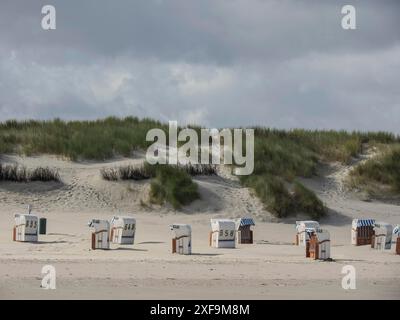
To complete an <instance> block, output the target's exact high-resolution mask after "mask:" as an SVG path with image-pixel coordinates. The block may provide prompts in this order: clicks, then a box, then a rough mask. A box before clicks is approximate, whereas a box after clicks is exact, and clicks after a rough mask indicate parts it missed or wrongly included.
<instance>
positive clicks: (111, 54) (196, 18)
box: [0, 0, 400, 133]
mask: <svg viewBox="0 0 400 320" xmlns="http://www.w3.org/2000/svg"><path fill="white" fill-rule="evenodd" d="M45 4H52V5H54V6H55V7H56V10H57V30H54V31H44V30H42V28H41V19H42V15H41V8H42V6H43V5H45ZM344 4H353V5H355V7H356V9H357V30H351V31H346V30H343V29H342V28H341V17H342V15H341V13H340V10H341V7H342V6H343V5H344ZM399 30H400V1H396V0H393V1H390V0H386V1H385V0H381V1H378V0H376V1H373V0H370V1H368V0H362V1H361V0H358V1H357V0H351V1H333V0H332V1H329V0H327V1H311V0H310V1H305V0H303V1H301V0H290V1H289V0H263V1H262V0H229V1H228V0H225V1H223V0H202V1H198V0H196V1H195V0H179V1H178V0H146V1H132V0H131V1H128V0H116V1H106V0H103V1H100V0H96V1H95V0H79V1H78V0H68V1H65V0H62V1H61V0H60V1H54V0H46V1H37V0H30V1H22V0H2V1H1V3H0V121H4V120H7V119H10V118H17V119H26V118H36V119H49V118H54V117H60V118H64V119H94V118H99V117H105V116H108V115H116V116H127V115H135V116H138V117H153V118H156V119H159V120H163V121H167V120H178V121H179V122H180V124H184V123H197V124H201V125H205V126H213V127H227V126H250V125H263V126H271V127H277V128H295V127H297V128H298V127H302V128H318V129H320V128H325V129H348V130H386V131H392V132H396V133H400V89H399V88H400V32H399Z"/></svg>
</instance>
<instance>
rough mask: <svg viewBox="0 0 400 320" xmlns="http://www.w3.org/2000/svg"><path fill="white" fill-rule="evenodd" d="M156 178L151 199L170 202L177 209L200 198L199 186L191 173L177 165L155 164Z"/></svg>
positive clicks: (157, 201) (158, 201) (154, 201)
mask: <svg viewBox="0 0 400 320" xmlns="http://www.w3.org/2000/svg"><path fill="white" fill-rule="evenodd" d="M153 167H154V170H155V178H154V179H153V181H152V182H151V189H150V201H151V202H152V203H156V204H163V203H164V202H168V203H170V204H171V205H172V206H173V207H174V208H175V209H180V208H181V207H182V206H183V205H187V204H190V203H191V202H192V201H194V200H196V199H199V198H200V195H199V193H198V186H197V184H196V183H194V182H193V180H192V178H191V177H190V175H189V174H188V173H187V172H186V171H185V170H184V169H182V168H179V167H176V166H165V165H158V166H153Z"/></svg>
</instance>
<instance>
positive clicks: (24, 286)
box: [0, 156, 400, 299]
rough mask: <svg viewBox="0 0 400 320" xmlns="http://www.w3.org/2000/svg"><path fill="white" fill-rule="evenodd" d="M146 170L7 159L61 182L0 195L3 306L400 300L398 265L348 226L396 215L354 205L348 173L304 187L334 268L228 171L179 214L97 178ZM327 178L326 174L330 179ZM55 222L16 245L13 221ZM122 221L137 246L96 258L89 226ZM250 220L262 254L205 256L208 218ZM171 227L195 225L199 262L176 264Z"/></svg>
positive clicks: (143, 186)
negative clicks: (316, 203)
mask: <svg viewBox="0 0 400 320" xmlns="http://www.w3.org/2000/svg"><path fill="white" fill-rule="evenodd" d="M142 160H143V159H141V158H140V157H139V158H137V159H116V160H114V161H109V162H105V163H102V162H97V163H95V162H85V163H79V162H70V161H65V160H62V159H59V158H56V157H53V156H40V157H23V158H22V157H18V156H3V157H2V161H3V162H6V163H20V164H23V165H25V166H27V167H28V168H29V167H35V166H37V165H42V166H43V165H46V166H50V167H54V168H57V169H58V170H59V172H60V176H61V179H62V183H43V182H31V183H4V182H3V183H1V184H0V203H1V207H0V215H1V219H0V274H1V278H0V298H3V299H44V298H45V299H282V298H283V299H309V298H310V299H399V298H400V256H398V255H395V248H394V246H393V245H392V249H391V250H386V251H376V250H373V249H371V248H370V247H369V246H362V247H354V246H352V245H350V229H351V226H350V224H351V220H352V219H353V218H356V217H357V218H374V219H377V220H383V221H386V222H389V223H393V224H397V223H399V221H400V206H398V205H396V204H385V203H380V202H370V201H369V202H367V201H362V200H359V199H357V198H356V197H354V196H351V195H349V194H347V193H346V192H345V191H344V190H343V189H342V188H340V185H341V179H343V177H344V175H345V174H346V172H347V171H348V168H345V167H343V166H336V167H334V168H331V171H332V172H331V174H326V175H324V176H322V177H318V178H315V179H308V180H304V181H303V182H304V183H305V184H306V185H308V186H309V187H310V188H312V189H313V190H314V191H315V192H316V193H317V194H318V196H319V197H320V198H321V199H322V200H323V201H324V202H325V204H326V205H327V206H328V208H329V209H330V212H329V215H328V216H327V217H326V218H324V219H323V220H321V221H320V223H321V226H322V227H323V228H325V229H327V230H328V231H329V232H330V235H331V256H332V259H333V261H330V262H324V261H314V260H310V259H307V258H305V249H304V247H298V246H295V245H293V242H294V237H295V228H294V221H295V220H296V219H301V218H302V217H292V218H291V219H285V220H277V219H276V218H274V217H273V216H271V215H269V214H268V212H266V211H265V210H264V209H263V207H262V205H261V204H260V203H259V201H258V199H257V198H256V197H254V196H253V195H252V194H251V192H250V191H249V190H248V189H246V188H242V187H241V186H240V185H239V183H238V182H237V181H236V180H235V178H234V177H232V176H230V175H229V173H228V171H227V170H226V168H224V169H221V170H220V175H219V176H214V177H198V178H196V179H195V181H196V182H197V183H198V184H199V187H200V193H201V199H200V200H197V201H195V202H194V203H192V204H191V205H190V206H188V207H185V208H183V210H182V211H179V212H177V211H174V210H173V209H172V208H170V207H168V206H163V207H159V206H154V205H143V202H145V201H146V195H147V192H146V190H147V188H148V187H149V186H148V182H108V181H104V180H102V178H101V177H100V174H99V170H100V168H103V167H113V166H117V165H120V164H121V163H133V164H135V163H137V164H138V163H140V162H141V161H142ZM322 170H325V169H324V168H322ZM28 204H32V206H33V208H34V210H33V211H34V212H35V213H36V214H37V215H39V216H40V217H45V218H47V234H46V235H41V236H40V237H39V242H38V243H19V242H13V241H12V226H13V223H14V214H15V213H23V212H25V211H26V207H27V205H28ZM119 213H123V214H129V215H132V216H134V217H135V218H136V223H137V231H136V237H135V244H134V245H126V246H122V245H115V244H112V245H111V250H95V251H93V250H90V232H91V231H90V228H88V226H87V223H88V221H89V220H91V219H92V218H103V219H110V218H112V216H113V215H118V214H119ZM241 216H251V217H253V218H254V219H255V221H256V226H255V229H254V242H255V243H254V244H252V245H244V244H242V245H238V246H237V248H236V249H217V248H211V247H209V246H208V233H209V231H210V218H218V217H225V218H237V217H241ZM172 223H188V224H190V225H191V226H192V243H193V245H192V247H193V254H192V255H190V256H183V255H176V254H171V231H170V230H169V227H168V226H169V225H170V224H172ZM48 264H50V265H52V266H54V267H55V268H56V276H57V277H56V285H57V287H56V290H44V289H42V288H40V285H41V280H42V275H41V269H42V267H43V266H44V265H48ZM345 265H352V266H354V267H355V268H356V289H355V290H344V289H343V288H342V286H341V282H342V277H343V276H344V274H342V273H341V271H342V268H343V266H345Z"/></svg>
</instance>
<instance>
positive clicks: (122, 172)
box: [100, 163, 215, 209]
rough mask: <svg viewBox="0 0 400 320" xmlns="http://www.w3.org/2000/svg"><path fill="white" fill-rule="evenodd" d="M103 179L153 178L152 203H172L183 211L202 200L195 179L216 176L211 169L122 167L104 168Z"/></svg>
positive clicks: (157, 166) (213, 168)
mask: <svg viewBox="0 0 400 320" xmlns="http://www.w3.org/2000/svg"><path fill="white" fill-rule="evenodd" d="M100 173H101V176H102V177H103V179H105V180H108V181H117V180H136V181H138V180H146V179H150V178H152V181H151V186H150V202H151V203H154V204H160V205H161V204H164V203H165V202H168V203H170V204H171V205H172V206H173V207H174V209H180V208H181V207H182V206H184V205H186V204H190V203H191V202H192V201H193V200H196V199H198V198H199V197H200V195H199V193H198V191H197V184H196V183H194V182H193V180H192V176H196V175H200V174H207V175H210V174H215V167H214V166H210V165H196V166H193V165H185V166H178V165H150V164H148V163H145V164H144V165H142V166H133V165H127V166H120V167H118V168H104V169H102V170H101V171H100Z"/></svg>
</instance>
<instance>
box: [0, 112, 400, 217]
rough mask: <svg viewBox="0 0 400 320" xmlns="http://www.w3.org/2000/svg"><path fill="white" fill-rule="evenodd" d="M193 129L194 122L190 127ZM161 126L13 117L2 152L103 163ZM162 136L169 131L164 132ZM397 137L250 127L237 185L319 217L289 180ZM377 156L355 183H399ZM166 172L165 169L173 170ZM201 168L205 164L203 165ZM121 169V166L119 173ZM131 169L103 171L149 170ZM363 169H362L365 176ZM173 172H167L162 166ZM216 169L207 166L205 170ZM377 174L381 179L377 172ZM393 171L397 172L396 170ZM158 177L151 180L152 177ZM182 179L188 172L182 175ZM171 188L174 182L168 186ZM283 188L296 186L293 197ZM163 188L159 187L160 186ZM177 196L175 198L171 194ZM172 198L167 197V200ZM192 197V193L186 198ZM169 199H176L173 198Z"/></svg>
mask: <svg viewBox="0 0 400 320" xmlns="http://www.w3.org/2000/svg"><path fill="white" fill-rule="evenodd" d="M192 127H193V128H194V129H195V130H197V131H199V130H200V127H194V126H192ZM153 128H160V129H162V130H164V131H165V132H167V130H168V126H167V125H166V124H163V123H160V122H158V121H154V120H151V119H142V120H139V119H138V118H136V117H127V118H123V119H120V118H115V117H109V118H106V119H102V120H96V121H68V122H67V121H62V120H59V119H56V120H52V121H15V120H10V121H6V122H3V123H0V153H11V152H15V153H19V154H26V155H31V154H41V153H47V154H56V155H61V156H65V157H67V158H69V159H71V160H79V159H96V160H104V159H109V158H112V157H113V156H116V155H123V156H129V155H131V154H132V152H133V151H135V150H138V149H141V150H143V149H146V148H147V147H148V146H149V145H150V144H152V142H147V141H146V139H145V137H146V134H147V132H148V130H150V129H153ZM167 136H168V135H167ZM399 142H400V140H399V137H396V136H395V135H393V134H391V133H386V132H346V131H312V130H289V131H285V130H275V129H266V128H261V127H256V128H255V150H254V151H255V152H254V153H255V164H254V168H255V170H254V172H253V174H252V175H250V176H246V177H241V178H240V180H241V182H242V184H243V185H246V186H248V187H250V188H252V189H254V190H255V193H256V194H257V195H258V196H259V197H260V198H261V200H262V201H263V202H264V204H265V205H266V207H267V208H269V209H270V210H271V212H272V213H274V214H276V215H277V216H287V215H289V214H291V213H294V212H296V210H300V209H301V210H305V211H307V212H306V213H309V214H310V215H314V214H320V213H321V212H322V211H321V209H320V205H321V204H320V203H318V202H317V201H315V199H313V200H311V194H312V192H311V191H309V190H308V191H309V192H308V191H305V189H303V188H301V187H299V186H298V185H296V184H295V180H296V177H312V176H313V175H314V174H315V173H316V168H317V165H318V163H319V162H321V161H326V162H331V161H340V162H342V163H349V162H350V161H351V159H352V157H355V156H357V155H358V154H359V153H360V152H361V151H362V148H363V145H364V144H366V143H368V144H369V145H373V144H384V145H392V144H395V143H399ZM386 157H388V158H387V160H381V162H383V163H374V164H372V163H370V164H368V165H366V166H369V167H368V168H367V167H366V166H365V167H363V168H360V169H359V171H358V175H359V176H360V177H362V179H361V178H360V179H358V180H356V179H355V181H359V182H360V183H361V182H365V183H369V182H373V181H382V182H385V183H388V184H390V185H392V186H393V187H394V188H395V189H396V190H398V188H397V186H398V185H397V183H398V182H397V181H398V178H397V174H396V173H395V172H394V171H393V168H394V169H396V168H397V167H396V164H394V163H393V162H394V161H395V159H396V154H393V155H391V156H386ZM175 169H176V170H177V171H178V172H179V177H180V179H181V180H180V181H174V179H175V178H174V177H171V181H173V184H174V185H180V186H181V188H183V186H185V188H186V187H188V188H189V190H190V192H192V189H193V186H192V185H191V184H190V183H188V182H187V179H186V180H185V179H184V177H183V175H184V174H183V173H181V171H180V170H178V169H179V168H175ZM175 169H171V168H169V169H166V170H175ZM189 169H190V170H191V172H190V170H187V171H186V172H185V174H187V176H189V177H190V175H195V174H196V172H198V171H199V170H198V169H197V168H194V167H192V168H189ZM202 169H203V168H202ZM121 170H122V171H121ZM138 170H139V169H135V168H125V169H124V168H123V169H110V170H109V171H107V172H106V171H103V172H102V176H103V178H104V179H108V180H119V179H134V180H135V179H138V180H140V179H145V178H147V176H148V174H147V173H145V172H142V171H140V170H142V169H140V170H139V171H138ZM365 171H367V173H365ZM166 172H169V173H170V174H173V173H172V171H166ZM207 172H208V171H203V174H214V172H213V170H212V169H211V171H210V172H209V173H207ZM380 172H382V173H383V174H384V177H380ZM397 172H398V171H397ZM152 174H153V176H152V177H153V178H154V179H155V181H153V182H154V183H153V185H154V187H152V188H153V191H154V192H153V196H154V199H161V198H163V199H164V198H168V197H169V198H171V197H175V196H171V194H176V192H178V191H174V192H175V193H174V192H172V193H171V190H168V192H167V191H166V190H164V189H165V188H164V186H162V185H161V186H160V185H157V183H160V181H161V180H162V181H163V182H167V180H168V178H167V177H166V176H165V175H161V174H159V175H158V176H157V174H156V173H154V172H153V173H152ZM156 176H157V178H156ZM185 177H186V175H185ZM168 188H172V187H170V186H169V187H168ZM289 189H293V190H295V191H296V190H297V191H298V195H297V196H293V194H292V193H291V192H290V191H289ZM163 190H164V191H163ZM178 198H180V196H178V195H177V196H176V199H178ZM171 199H172V198H171ZM189 199H190V197H189ZM173 201H175V200H174V199H173Z"/></svg>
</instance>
